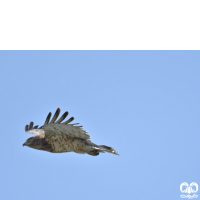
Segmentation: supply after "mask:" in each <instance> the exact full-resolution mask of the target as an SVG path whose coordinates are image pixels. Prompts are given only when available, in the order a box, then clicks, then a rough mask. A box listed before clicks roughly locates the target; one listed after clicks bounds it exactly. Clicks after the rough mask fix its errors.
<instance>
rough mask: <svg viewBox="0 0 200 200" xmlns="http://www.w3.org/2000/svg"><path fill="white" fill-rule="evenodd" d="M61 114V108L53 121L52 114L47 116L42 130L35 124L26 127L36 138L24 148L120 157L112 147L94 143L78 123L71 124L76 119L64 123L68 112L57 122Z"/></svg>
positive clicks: (31, 123) (29, 141)
mask: <svg viewBox="0 0 200 200" xmlns="http://www.w3.org/2000/svg"><path fill="white" fill-rule="evenodd" d="M59 114H60V108H58V109H57V110H56V112H55V114H54V116H53V118H52V119H51V112H50V113H49V114H48V115H47V118H46V120H45V123H44V125H43V126H41V127H40V128H38V126H34V123H33V122H30V124H29V125H26V126H25V132H26V133H35V134H36V136H34V137H30V138H28V139H27V140H26V142H25V143H24V144H23V146H28V147H31V148H34V149H38V150H44V151H49V152H52V153H62V152H75V153H82V154H84V153H87V154H89V155H92V156H97V155H99V153H104V152H109V153H113V154H116V155H119V154H118V153H117V152H116V151H115V150H114V149H113V148H112V147H109V146H106V145H96V144H94V143H92V142H91V141H90V136H89V135H88V134H87V132H86V131H85V130H83V129H82V126H78V123H76V124H69V123H70V122H72V121H73V120H74V117H71V118H69V119H68V120H67V121H65V122H62V121H63V120H64V119H65V118H66V117H67V116H68V112H65V113H64V114H63V115H62V116H61V117H60V118H59V119H58V120H57V118H58V116H59ZM50 119H51V121H50ZM56 120H57V121H56ZM61 122H62V123H61Z"/></svg>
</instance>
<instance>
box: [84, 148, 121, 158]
mask: <svg viewBox="0 0 200 200" xmlns="http://www.w3.org/2000/svg"><path fill="white" fill-rule="evenodd" d="M105 152H108V153H113V154H115V155H119V154H118V153H117V152H116V151H115V150H114V149H113V148H112V147H108V146H106V145H95V146H92V147H90V150H89V151H87V153H88V154H90V155H92V156H98V155H99V153H105Z"/></svg>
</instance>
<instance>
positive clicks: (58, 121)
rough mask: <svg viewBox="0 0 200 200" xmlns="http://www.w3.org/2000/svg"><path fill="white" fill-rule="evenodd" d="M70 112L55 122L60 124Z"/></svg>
mask: <svg viewBox="0 0 200 200" xmlns="http://www.w3.org/2000/svg"><path fill="white" fill-rule="evenodd" d="M68 114H69V113H68V112H67V111H66V112H65V113H64V114H63V115H62V116H61V117H60V118H59V119H58V120H57V121H56V122H55V123H57V124H59V123H60V122H62V121H63V120H64V119H65V118H66V117H67V115H68Z"/></svg>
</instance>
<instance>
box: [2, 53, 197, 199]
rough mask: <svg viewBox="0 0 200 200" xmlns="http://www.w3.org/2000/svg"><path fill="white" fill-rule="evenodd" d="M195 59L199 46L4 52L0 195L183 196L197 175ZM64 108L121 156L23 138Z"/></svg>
mask: <svg viewBox="0 0 200 200" xmlns="http://www.w3.org/2000/svg"><path fill="white" fill-rule="evenodd" d="M199 64H200V52H199V51H1V52H0V85H1V87H0V92H1V99H0V103H1V115H0V121H1V146H0V150H1V175H0V185H1V188H0V190H1V192H0V198H1V199H8V200H11V199H15V200H18V199H19V200H23V199H29V200H35V199H48V200H53V199H59V200H66V199H72V200H80V199H95V200H102V199H115V200H121V199H138V200H142V199H150V200H151V199H181V198H180V195H181V192H180V189H179V187H180V184H181V183H182V182H188V183H189V184H190V183H191V182H196V183H198V184H200V172H199V170H200V161H199V157H200V147H199V141H200V123H199V122H200V65H199ZM58 107H60V108H61V113H64V112H65V111H69V116H74V117H75V122H77V123H80V124H81V125H83V128H84V129H85V130H87V131H88V132H89V134H90V135H91V138H92V141H93V142H94V143H96V144H105V145H108V146H112V147H114V148H115V149H116V150H117V151H118V152H119V153H120V154H121V156H116V155H112V154H108V153H105V154H101V155H99V156H96V157H93V156H89V155H79V154H75V153H62V154H52V153H48V152H44V151H38V150H34V149H31V148H28V147H22V144H23V142H24V141H25V140H26V139H27V138H28V137H30V136H31V135H28V134H25V133H24V126H25V125H26V124H28V123H29V122H30V121H34V122H35V124H38V125H43V123H44V120H45V118H46V116H47V114H48V112H50V111H51V112H53V113H54V112H55V110H56V109H57V108H58ZM197 194H198V193H197Z"/></svg>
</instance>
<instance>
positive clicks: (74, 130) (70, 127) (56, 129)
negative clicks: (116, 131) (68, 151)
mask: <svg viewBox="0 0 200 200" xmlns="http://www.w3.org/2000/svg"><path fill="white" fill-rule="evenodd" d="M59 114H60V108H58V109H57V110H56V112H55V114H54V116H53V118H52V119H51V121H50V118H51V112H50V113H49V114H48V115H47V118H46V120H45V123H44V125H43V126H41V127H40V128H38V126H33V122H30V124H29V125H26V126H25V132H26V133H35V134H36V135H38V136H40V137H45V135H47V134H48V135H49V134H58V135H60V134H65V135H67V136H70V137H76V138H82V139H89V138H90V136H89V135H88V134H87V132H86V131H85V130H83V129H82V126H77V124H78V123H76V124H69V123H70V122H71V121H73V120H74V117H71V118H69V119H68V120H67V121H65V122H63V123H61V122H62V121H63V120H64V119H65V118H66V117H67V115H68V112H65V113H64V114H63V115H62V116H61V117H60V118H59V119H58V120H57V118H58V116H59ZM56 120H57V121H56ZM49 121H50V122H49Z"/></svg>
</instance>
